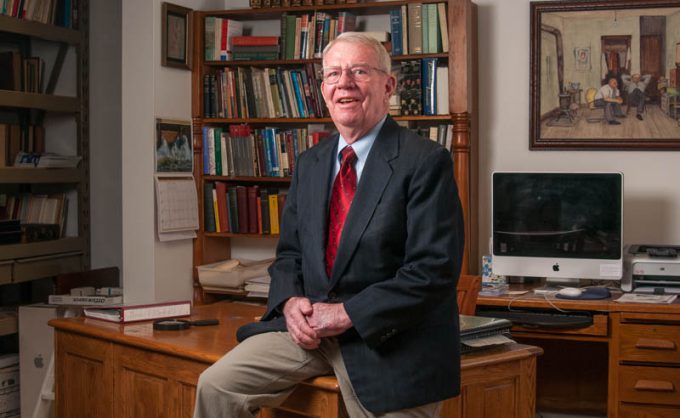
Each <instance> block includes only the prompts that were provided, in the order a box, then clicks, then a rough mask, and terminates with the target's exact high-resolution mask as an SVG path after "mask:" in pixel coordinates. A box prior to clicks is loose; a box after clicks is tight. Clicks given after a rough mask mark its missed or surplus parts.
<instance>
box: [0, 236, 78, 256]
mask: <svg viewBox="0 0 680 418" xmlns="http://www.w3.org/2000/svg"><path fill="white" fill-rule="evenodd" d="M0 250H1V251H0V260H12V259H17V258H30V257H43V256H49V255H52V254H60V253H72V252H76V251H83V252H84V251H85V240H84V239H82V238H78V237H73V238H62V239H58V240H53V241H39V242H29V243H22V244H5V245H0Z"/></svg>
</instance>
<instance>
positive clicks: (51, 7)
mask: <svg viewBox="0 0 680 418" xmlns="http://www.w3.org/2000/svg"><path fill="white" fill-rule="evenodd" d="M0 14H3V15H5V16H10V17H16V18H19V19H25V20H32V21H34V22H40V23H49V24H52V25H56V26H62V27H65V28H71V29H78V0H0Z"/></svg>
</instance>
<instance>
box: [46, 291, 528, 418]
mask: <svg viewBox="0 0 680 418" xmlns="http://www.w3.org/2000/svg"><path fill="white" fill-rule="evenodd" d="M262 312H263V308H262V307H261V306H255V305H247V304H242V303H234V302H220V303H216V304H212V305H204V306H200V307H195V308H194V310H193V315H192V319H200V318H203V319H205V318H219V319H220V321H221V323H220V325H219V326H217V327H193V328H190V329H189V330H185V331H154V330H153V328H152V325H151V323H150V322H143V323H137V324H129V325H119V324H114V323H108V322H104V321H97V320H93V319H86V318H82V317H81V318H69V319H55V320H52V321H50V325H52V326H53V327H54V328H55V356H56V357H55V359H56V360H55V389H56V390H55V394H56V415H57V417H62V418H79V417H82V418H92V417H97V418H109V417H110V418H114V417H115V418H132V417H138V418H147V417H164V418H173V417H191V416H192V413H193V406H194V397H195V389H196V383H197V381H198V376H199V375H200V373H201V372H202V371H203V370H204V369H205V368H207V367H208V366H209V365H210V364H212V363H213V362H215V361H216V360H217V359H219V358H220V357H221V356H222V355H223V354H224V353H225V352H227V351H228V350H229V349H230V348H232V347H234V345H236V339H235V333H236V329H237V328H238V327H239V326H241V325H243V324H245V323H247V322H251V321H253V320H254V318H255V317H256V316H258V315H261V314H262ZM540 353H541V349H540V348H537V347H530V346H524V345H519V344H512V345H508V346H504V347H500V348H496V349H492V350H488V351H484V352H479V353H474V354H469V355H465V356H463V359H462V362H461V368H462V385H463V391H462V394H461V396H459V397H457V398H455V399H451V400H448V401H447V402H446V403H445V406H444V411H443V414H442V417H470V418H473V417H474V418H483V417H499V416H503V417H508V418H533V417H534V411H535V387H536V386H535V373H536V356H537V355H539V354H540ZM489 399H493V402H489V401H488V400H489ZM291 412H298V413H299V412H304V413H306V414H307V415H306V416H317V417H320V418H331V417H333V418H335V417H346V416H347V415H346V412H345V411H344V407H343V406H342V401H341V397H340V392H339V389H338V387H337V384H336V381H335V378H334V377H320V378H316V379H313V380H312V381H310V382H306V383H303V384H300V385H298V388H297V389H296V391H295V392H294V393H293V395H291V396H290V397H289V398H288V400H287V401H286V403H285V404H284V405H283V407H282V408H281V410H277V411H263V413H261V416H262V417H290V416H299V415H294V414H291Z"/></svg>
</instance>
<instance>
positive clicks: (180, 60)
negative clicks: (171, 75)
mask: <svg viewBox="0 0 680 418" xmlns="http://www.w3.org/2000/svg"><path fill="white" fill-rule="evenodd" d="M192 11H193V10H192V9H189V8H186V7H182V6H178V5H176V4H172V3H166V2H163V4H162V5H161V39H162V41H161V65H163V66H165V67H173V68H181V69H185V70H191V60H192V53H191V52H192V48H193V40H192V39H193V23H192V21H193V19H192V13H191V12H192Z"/></svg>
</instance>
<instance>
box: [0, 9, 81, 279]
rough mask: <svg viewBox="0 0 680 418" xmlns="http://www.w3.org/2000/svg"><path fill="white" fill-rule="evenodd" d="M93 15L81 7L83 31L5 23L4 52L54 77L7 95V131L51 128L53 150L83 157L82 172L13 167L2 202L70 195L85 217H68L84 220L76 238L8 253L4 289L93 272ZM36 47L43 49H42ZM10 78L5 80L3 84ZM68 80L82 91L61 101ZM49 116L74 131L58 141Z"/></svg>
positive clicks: (3, 174) (20, 246)
mask: <svg viewBox="0 0 680 418" xmlns="http://www.w3.org/2000/svg"><path fill="white" fill-rule="evenodd" d="M88 8H89V2H88V0H79V1H78V10H77V16H78V17H79V21H78V22H77V25H74V26H77V27H78V28H79V29H78V30H75V29H70V28H64V27H59V26H55V25H52V24H45V23H40V22H34V21H30V20H25V19H17V18H15V17H9V16H3V15H0V36H2V38H3V48H2V49H0V50H2V51H5V50H12V51H15V52H17V53H18V54H20V56H21V59H23V58H27V57H34V56H37V55H42V57H41V58H43V60H44V61H45V62H44V66H45V67H46V68H50V69H51V70H50V72H49V73H46V74H44V77H42V82H41V85H42V87H41V89H42V90H41V93H27V92H24V91H10V90H0V113H1V114H2V120H0V123H3V124H7V125H19V126H21V129H22V130H24V131H27V130H29V129H30V128H29V125H30V126H40V127H43V128H45V130H46V131H47V133H46V134H45V137H44V140H45V141H46V142H48V144H47V146H46V148H47V149H48V150H49V149H50V144H49V143H50V142H51V141H57V142H58V143H59V144H62V142H61V141H65V142H63V144H64V145H66V146H67V148H72V149H74V150H75V152H76V153H77V155H79V156H80V157H81V161H80V163H79V165H78V167H77V168H32V167H12V166H11V163H12V162H11V161H7V162H5V163H7V164H4V165H7V166H6V167H0V194H4V195H7V196H15V197H16V196H21V195H22V194H24V193H30V194H33V195H40V194H51V193H58V194H61V193H64V194H66V195H68V198H69V199H72V200H71V202H70V204H69V205H68V207H69V209H70V210H76V209H77V213H76V216H70V217H68V216H67V218H68V219H69V220H70V221H72V220H73V219H76V220H77V225H71V226H69V227H68V228H67V231H68V233H67V235H68V236H63V237H62V238H59V239H54V240H47V241H36V242H25V241H22V242H19V243H16V244H2V245H0V283H3V284H4V283H20V282H25V281H30V280H35V279H44V278H49V277H52V276H55V275H57V274H61V273H68V272H75V271H81V270H83V269H86V268H88V267H89V263H90V261H89V255H90V225H89V222H90V221H89V211H90V201H89V144H88V139H89V126H88V120H89V118H88V107H89V91H88V80H89V77H88V68H89V51H88V48H89V45H88V33H89V30H88V29H89V28H88V22H89V18H88V16H89V10H88ZM74 15H75V14H74ZM35 41H38V42H37V43H36V42H35ZM36 45H39V46H40V47H39V48H36V47H35V46H36ZM43 52H44V54H43ZM71 53H75V66H74V69H73V70H67V68H70V67H71V66H65V65H64V63H65V62H67V61H66V57H67V55H68V54H71ZM8 76H9V75H8V74H0V77H3V78H4V77H8ZM66 77H69V78H71V77H72V80H74V83H67V84H73V85H74V91H73V92H72V93H71V94H72V96H60V95H55V94H53V93H54V91H55V87H56V85H57V83H58V82H59V81H60V80H63V79H64V78H66ZM67 94H69V93H67ZM47 114H50V115H51V114H57V115H58V118H59V119H60V120H62V119H64V120H69V121H70V120H73V121H74V123H73V125H72V126H73V129H70V128H69V129H68V130H63V131H60V134H59V135H50V129H51V128H52V126H51V125H50V122H45V120H48V119H50V118H45V116H46V115H47ZM28 121H30V124H29V123H28ZM43 122H45V123H43ZM29 132H30V131H29ZM21 145H22V151H33V149H32V148H31V147H32V146H31V145H29V146H28V149H23V148H24V146H23V145H24V142H23V140H22V144H21ZM74 200H75V202H74ZM64 210H66V209H64ZM25 239H26V237H24V240H25ZM34 239H35V237H34Z"/></svg>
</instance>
